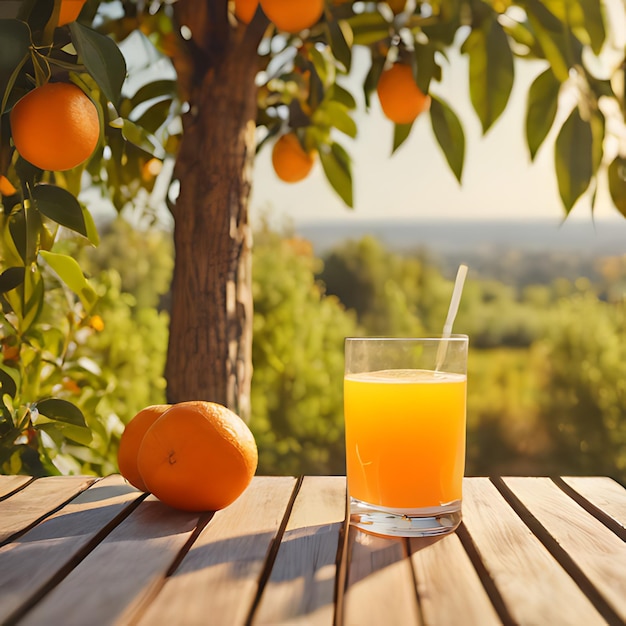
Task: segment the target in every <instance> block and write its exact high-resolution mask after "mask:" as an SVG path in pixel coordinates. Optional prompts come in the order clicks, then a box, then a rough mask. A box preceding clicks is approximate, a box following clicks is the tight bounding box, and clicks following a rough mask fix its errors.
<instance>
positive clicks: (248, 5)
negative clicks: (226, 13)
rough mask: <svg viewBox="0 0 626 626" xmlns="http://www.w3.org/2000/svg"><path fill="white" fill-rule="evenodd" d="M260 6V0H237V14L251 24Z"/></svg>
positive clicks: (242, 20)
mask: <svg viewBox="0 0 626 626" xmlns="http://www.w3.org/2000/svg"><path fill="white" fill-rule="evenodd" d="M258 6H259V0H235V15H236V16H237V19H238V20H239V21H240V22H243V23H244V24H249V23H250V22H251V20H252V18H253V17H254V14H255V13H256V8H257V7H258Z"/></svg>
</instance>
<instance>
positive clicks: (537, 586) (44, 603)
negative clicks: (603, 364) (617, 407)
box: [0, 475, 626, 626]
mask: <svg viewBox="0 0 626 626" xmlns="http://www.w3.org/2000/svg"><path fill="white" fill-rule="evenodd" d="M463 498H464V499H463V522H462V524H461V526H460V527H459V528H458V529H457V531H456V532H455V533H452V534H450V535H446V536H444V537H440V538H437V539H432V538H430V539H426V538H423V539H422V538H420V539H410V540H409V539H387V538H381V537H376V536H373V535H369V534H367V533H363V532H361V531H359V530H357V529H355V528H354V527H353V526H350V525H349V524H348V523H346V514H345V511H346V481H345V477H342V476H331V477H322V476H305V477H301V478H293V477H282V476H281V477H255V478H254V480H253V482H252V484H251V485H250V487H249V488H248V489H247V490H246V491H245V493H244V494H243V495H242V496H241V497H240V498H239V499H238V500H237V501H235V502H234V503H233V504H231V505H230V506H229V507H227V508H226V509H224V510H222V511H219V512H217V513H203V514H195V513H184V512H180V511H176V510H173V509H171V508H169V507H167V506H165V505H163V504H162V503H160V502H159V501H158V500H156V499H155V498H154V497H153V496H150V495H146V494H143V493H141V492H139V491H137V490H135V489H134V488H133V487H131V486H129V485H128V484H126V483H125V481H124V480H123V479H122V478H121V477H120V476H119V475H114V476H108V477H106V478H102V479H94V478H92V477H78V476H73V477H46V478H39V479H31V478H28V477H23V476H0V624H3V625H5V624H6V625H9V624H44V625H46V626H49V625H50V624H64V625H65V626H68V625H71V624H77V625H80V626H83V625H85V624H90V625H100V624H142V625H150V626H153V625H155V624H156V625H159V624H167V625H168V626H169V625H174V624H184V625H188V624H189V625H195V624H218V625H222V624H224V625H228V626H231V625H236V624H328V625H330V624H339V625H341V624H359V625H360V624H376V625H382V624H384V625H387V624H402V625H405V624H441V625H443V626H448V625H453V624H454V625H457V624H463V625H472V624H477V625H480V626H489V625H490V624H550V625H555V624H557V625H560V624H574V625H584V626H591V625H594V624H606V623H609V624H624V623H625V622H626V489H624V488H623V487H622V486H621V485H620V484H619V483H617V482H615V481H613V480H611V479H609V478H606V477H560V478H547V477H532V478H531V477H497V478H483V477H478V478H466V479H465V483H464V496H463Z"/></svg>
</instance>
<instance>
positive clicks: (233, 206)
mask: <svg viewBox="0 0 626 626" xmlns="http://www.w3.org/2000/svg"><path fill="white" fill-rule="evenodd" d="M226 5H227V3H226V2H224V0H221V1H220V0H205V1H204V2H198V1H197V0H179V2H178V3H176V5H175V7H176V16H177V19H178V22H179V24H180V25H188V26H189V28H190V30H191V33H192V39H191V40H190V42H189V43H190V46H189V50H188V54H187V56H186V57H185V59H184V60H182V59H180V58H179V59H178V61H179V63H178V64H177V69H178V70H179V77H182V76H183V75H184V74H186V75H187V76H189V83H188V87H187V94H186V95H187V98H188V102H189V105H190V109H189V112H188V113H186V114H185V116H184V118H183V124H184V132H183V140H182V144H181V147H180V152H179V156H178V158H177V162H176V168H175V172H174V177H175V179H177V180H178V181H179V182H180V193H179V196H178V198H177V200H176V203H175V205H174V208H173V215H174V244H175V255H176V256H175V266H174V276H173V283H172V308H171V321H170V336H169V345H168V355H167V364H166V370H165V374H166V378H167V397H168V402H170V403H174V402H180V401H184V400H210V401H214V402H219V403H221V404H225V405H227V406H228V407H230V408H231V409H232V410H234V411H236V412H237V413H239V414H240V415H241V416H242V417H244V418H247V416H248V414H249V396H250V380H251V374H252V371H251V370H252V363H251V347H252V292H251V276H250V269H251V243H252V241H251V239H252V234H251V230H250V224H249V220H248V198H249V194H250V185H251V169H252V163H253V158H254V150H255V119H256V86H255V75H256V71H257V66H258V56H257V47H258V43H259V40H260V37H261V34H262V32H263V29H262V24H259V23H258V20H257V21H255V22H254V24H253V26H254V28H252V27H250V28H247V29H245V28H244V27H238V28H233V27H232V26H230V25H229V24H228V21H227V15H226ZM189 51H190V53H189ZM181 70H183V71H181ZM183 88H184V85H183Z"/></svg>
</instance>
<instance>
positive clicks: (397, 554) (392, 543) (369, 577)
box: [343, 526, 422, 626]
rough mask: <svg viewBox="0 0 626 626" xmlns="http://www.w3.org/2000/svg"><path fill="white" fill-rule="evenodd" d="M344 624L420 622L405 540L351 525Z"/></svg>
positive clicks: (364, 625) (344, 600) (360, 625)
mask: <svg viewBox="0 0 626 626" xmlns="http://www.w3.org/2000/svg"><path fill="white" fill-rule="evenodd" d="M347 553H348V556H349V561H348V562H347V563H346V566H347V567H348V572H347V575H346V590H345V592H344V597H343V609H344V615H343V623H344V624H359V626H368V625H369V624H371V625H372V626H380V625H381V624H421V623H422V622H421V618H420V614H419V607H418V603H417V591H416V589H415V584H414V582H413V572H412V569H411V560H410V558H409V555H408V543H407V541H406V540H405V539H397V538H385V537H378V536H375V535H370V534H367V533H365V532H362V531H360V530H358V529H357V528H355V527H354V526H351V527H350V530H349V535H348V551H347Z"/></svg>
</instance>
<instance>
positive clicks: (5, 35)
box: [0, 19, 30, 97]
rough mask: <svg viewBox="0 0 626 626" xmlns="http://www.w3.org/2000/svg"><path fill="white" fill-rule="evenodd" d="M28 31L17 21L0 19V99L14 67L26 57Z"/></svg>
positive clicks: (28, 41)
mask: <svg viewBox="0 0 626 626" xmlns="http://www.w3.org/2000/svg"><path fill="white" fill-rule="evenodd" d="M29 46H30V30H29V28H28V25H27V24H25V23H24V22H19V21H17V20H1V19H0V97H2V96H3V95H4V92H5V89H6V88H7V86H8V83H9V79H10V77H11V75H12V74H13V72H14V70H15V68H16V67H18V66H19V65H20V64H21V63H22V62H23V60H24V59H25V58H26V57H27V56H28V49H29Z"/></svg>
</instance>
